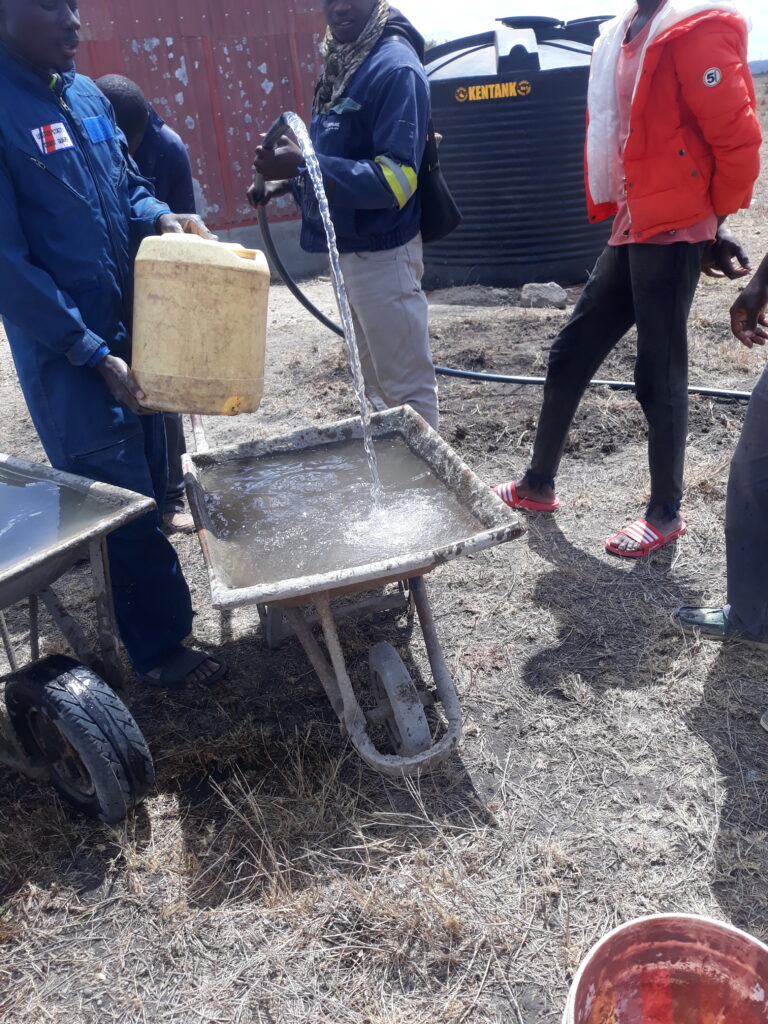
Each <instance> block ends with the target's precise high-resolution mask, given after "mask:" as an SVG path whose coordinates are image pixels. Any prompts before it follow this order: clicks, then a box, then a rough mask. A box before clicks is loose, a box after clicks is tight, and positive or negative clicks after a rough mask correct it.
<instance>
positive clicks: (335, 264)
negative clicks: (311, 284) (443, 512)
mask: <svg viewBox="0 0 768 1024" xmlns="http://www.w3.org/2000/svg"><path fill="white" fill-rule="evenodd" d="M284 117H285V123H286V124H287V125H288V127H289V128H290V129H291V131H292V132H293V134H294V135H295V136H296V141H297V142H298V144H299V148H300V149H301V152H302V154H303V156H304V163H305V165H306V168H307V171H308V173H309V177H310V179H311V181H312V187H313V188H314V190H315V197H316V199H317V205H318V207H319V209H320V216H321V217H322V220H323V227H324V228H325V234H326V237H327V239H328V257H329V259H330V264H331V276H332V278H333V287H334V291H335V292H336V301H337V303H338V306H339V315H340V316H341V324H342V327H343V328H344V342H345V344H346V347H347V358H348V359H349V369H350V371H351V373H352V384H353V387H354V389H355V394H356V395H357V401H358V403H359V405H360V419H361V420H362V424H363V444H364V446H365V454H366V457H367V459H368V468H369V469H370V472H371V480H372V492H373V503H374V505H375V506H377V507H379V506H380V505H381V501H382V498H383V496H384V490H383V488H382V486H381V480H380V478H379V469H378V466H377V464H376V452H375V451H374V448H373V437H372V436H371V414H370V411H369V409H368V402H367V400H366V397H365V381H364V380H363V370H362V367H361V366H360V353H359V351H358V348H357V338H356V337H355V326H354V323H353V321H352V310H351V309H350V306H349V297H348V295H347V289H346V286H345V284H344V275H343V274H342V272H341V264H340V262H339V249H338V246H337V244H336V231H335V229H334V227H333V221H332V220H331V210H330V207H329V205H328V197H327V196H326V194H325V188H324V186H323V175H322V171H321V170H320V164H319V163H318V160H317V156H316V154H315V147H314V146H313V145H312V140H311V139H310V137H309V132H308V131H307V129H306V127H305V125H304V122H303V121H302V120H301V118H300V117H299V116H298V114H294V113H292V112H287V113H286V114H284Z"/></svg>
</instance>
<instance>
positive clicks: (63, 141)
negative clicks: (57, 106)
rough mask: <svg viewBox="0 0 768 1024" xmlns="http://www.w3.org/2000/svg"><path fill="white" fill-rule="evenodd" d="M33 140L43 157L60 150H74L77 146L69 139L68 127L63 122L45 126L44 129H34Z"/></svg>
mask: <svg viewBox="0 0 768 1024" xmlns="http://www.w3.org/2000/svg"><path fill="white" fill-rule="evenodd" d="M32 138H33V139H34V140H35V142H36V143H37V148H38V149H39V150H40V152H41V153H42V154H43V156H50V155H51V153H55V152H56V151H57V150H59V149H72V148H74V145H75V144H74V142H73V141H72V139H70V137H69V132H68V131H67V126H66V125H65V124H62V123H61V122H59V123H58V124H45V125H43V127H42V128H33V129H32Z"/></svg>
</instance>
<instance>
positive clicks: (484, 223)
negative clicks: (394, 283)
mask: <svg viewBox="0 0 768 1024" xmlns="http://www.w3.org/2000/svg"><path fill="white" fill-rule="evenodd" d="M603 20H604V19H603V18H589V19H586V18H585V19H579V21H578V22H575V23H574V22H572V23H570V24H569V23H565V22H561V21H558V20H557V19H555V18H543V17H535V18H533V17H532V18H506V19H500V21H501V25H500V27H499V28H498V30H497V31H495V32H485V33H482V34H480V35H475V36H467V37H465V38H463V39H458V40H455V41H454V42H451V43H445V44H443V45H442V46H437V47H434V48H433V49H431V50H430V51H429V52H428V53H427V73H428V75H429V78H430V86H431V92H432V109H433V119H434V123H435V128H436V130H437V131H438V132H440V133H441V134H442V136H443V141H442V143H441V146H440V161H441V164H442V167H443V171H444V173H445V177H446V180H447V182H448V184H449V185H450V187H451V190H452V191H453V193H454V196H455V197H456V201H457V203H458V204H459V207H460V208H461V212H462V214H463V218H464V219H463V222H462V224H461V226H460V227H459V228H458V229H457V230H456V231H454V232H453V234H451V235H450V236H449V237H448V238H446V239H444V240H443V241H442V242H435V243H433V244H431V245H428V246H427V247H426V249H425V264H426V272H425V277H424V283H425V287H427V288H447V287H450V286H451V285H461V284H484V285H493V286H497V287H500V286H501V287H503V286H507V287H517V286H520V285H522V284H525V283H527V282H528V281H557V282H559V283H560V284H563V285H566V284H576V283H578V282H581V281H584V280H586V278H587V275H588V274H589V271H590V270H591V269H592V266H593V265H594V262H595V260H596V258H597V256H598V255H599V253H600V251H601V249H602V248H603V246H604V244H605V242H606V239H607V238H608V235H609V232H610V226H609V225H608V224H590V223H589V222H588V221H587V209H586V198H585V194H584V158H583V149H584V134H585V124H586V121H585V118H586V102H587V82H588V77H589V61H590V57H591V52H592V42H593V41H594V39H595V38H596V36H597V31H598V26H599V24H600V22H601V21H603Z"/></svg>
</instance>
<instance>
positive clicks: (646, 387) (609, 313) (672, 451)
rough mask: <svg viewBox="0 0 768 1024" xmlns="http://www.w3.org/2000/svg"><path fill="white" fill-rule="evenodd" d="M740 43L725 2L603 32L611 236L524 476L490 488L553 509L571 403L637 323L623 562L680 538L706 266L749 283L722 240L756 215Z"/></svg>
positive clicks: (599, 136) (604, 195)
mask: <svg viewBox="0 0 768 1024" xmlns="http://www.w3.org/2000/svg"><path fill="white" fill-rule="evenodd" d="M747 30H748V26H747V21H746V19H745V17H744V16H743V15H742V14H741V13H740V11H739V9H738V8H737V6H736V5H735V4H734V3H731V2H729V0H698V2H697V0H667V2H661V3H659V2H658V0H639V3H638V4H636V5H633V6H632V7H631V8H630V9H629V10H628V11H626V12H625V13H624V14H622V15H621V16H620V17H618V18H614V19H613V20H612V21H609V22H607V23H606V24H605V25H604V26H602V30H601V34H600V38H599V39H598V40H597V42H596V44H595V49H594V55H593V59H592V69H591V72H590V83H589V94H588V114H589V119H588V129H587V140H586V147H585V176H586V186H587V206H588V214H589V219H590V220H592V221H600V220H605V219H606V218H608V217H613V218H614V221H613V228H612V233H611V237H610V239H609V242H608V245H607V247H606V249H605V250H604V252H603V253H602V255H601V256H600V258H599V259H598V261H597V264H596V265H595V268H594V270H593V272H592V275H591V276H590V279H589V281H588V282H587V284H586V286H585V288H584V291H583V292H582V294H581V297H580V299H579V301H578V303H577V305H576V308H575V309H574V312H573V315H572V316H571V318H570V319H569V321H568V323H567V324H566V325H565V327H564V328H563V330H562V331H561V332H560V334H559V335H558V337H557V338H556V339H555V342H554V344H553V346H552V349H551V351H550V355H549V365H548V370H547V380H546V385H545V388H544V402H543V407H542V411H541V414H540V417H539V423H538V428H537V432H536V440H535V442H534V450H533V457H532V460H531V465H530V467H529V469H528V471H527V472H526V474H525V476H524V477H523V478H522V479H521V480H519V481H514V482H509V483H505V484H501V485H499V486H498V487H497V488H495V490H496V493H497V494H499V496H500V497H501V498H502V499H503V500H504V501H506V502H507V504H509V505H512V506H513V507H519V508H526V509H529V510H531V511H554V509H556V508H557V507H558V506H559V502H558V499H557V498H556V496H555V487H554V478H555V474H556V472H557V469H558V466H559V464H560V459H561V457H562V454H563V449H564V447H565V442H566V438H567V434H568V429H569V427H570V424H571V421H572V419H573V416H574V414H575V412H576V409H577V407H578V404H579V402H580V401H581V397H582V395H583V394H584V390H585V389H586V387H587V385H588V383H589V381H590V379H591V378H592V376H593V375H594V374H595V372H596V371H597V369H598V367H599V366H600V364H601V363H602V362H603V360H604V359H605V358H606V356H607V355H608V354H609V352H610V351H611V350H612V349H613V348H614V347H615V345H616V344H617V343H618V341H619V340H620V339H621V338H622V337H623V336H624V335H625V334H626V333H627V331H628V330H629V329H630V328H631V327H632V326H636V327H637V360H636V364H635V383H636V390H637V398H638V401H639V402H640V404H641V406H642V408H643V412H644V413H645V417H646V420H647V421H648V460H649V467H650V476H651V493H650V502H649V504H648V507H647V509H646V512H645V518H642V519H637V520H636V521H635V522H633V523H632V524H631V525H630V526H628V527H626V528H625V529H623V530H620V531H619V532H618V533H616V534H614V535H613V536H612V537H609V538H608V540H607V541H606V549H607V550H608V551H609V552H610V553H611V554H615V555H620V556H623V557H630V558H637V557H639V556H641V555H646V554H650V553H652V552H653V551H656V550H658V549H659V548H660V547H663V546H664V545H665V544H667V543H669V542H670V541H672V540H674V539H675V538H676V537H679V536H681V535H682V534H683V533H685V531H686V525H685V522H684V521H683V519H682V517H681V515H680V504H681V500H682V495H683V465H684V461H685V442H686V435H687V427H688V390H687V389H688V347H687V320H688V314H689V312H690V308H691V303H692V301H693V296H694V293H695V291H696V285H697V283H698V279H699V274H700V272H701V269H702V268H703V269H704V272H705V273H707V274H709V275H710V276H713V277H718V276H722V275H725V276H727V277H730V278H735V277H740V276H742V275H744V274H746V273H747V272H748V260H747V257H746V255H745V254H744V252H743V250H742V249H741V246H740V245H739V244H738V242H737V241H736V240H735V239H734V238H732V236H730V235H729V234H728V233H727V232H726V231H725V229H724V228H723V221H724V220H725V218H726V217H727V216H728V215H729V214H732V213H735V212H736V211H737V210H740V209H745V208H747V207H748V206H749V203H750V200H751V197H752V187H753V185H754V182H755V180H756V178H757V175H758V173H759V169H760V158H759V151H760V143H761V134H760V126H759V122H758V118H757V114H756V110H755V91H754V87H753V84H752V79H751V76H750V73H749V68H748V65H747ZM736 261H738V263H739V264H740V266H736V265H735V262H736Z"/></svg>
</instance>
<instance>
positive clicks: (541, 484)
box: [516, 246, 634, 502]
mask: <svg viewBox="0 0 768 1024" xmlns="http://www.w3.org/2000/svg"><path fill="white" fill-rule="evenodd" d="M628 248H629V247H628V246H607V247H606V248H605V249H604V250H603V253H602V254H601V256H600V258H599V259H598V261H597V263H596V264H595V268H594V270H593V271H592V274H591V275H590V278H589V280H588V281H587V283H586V285H585V286H584V290H583V291H582V293H581V296H580V297H579V301H578V302H577V303H576V308H575V309H574V311H573V313H572V314H571V317H570V319H569V320H568V322H567V324H566V325H565V327H563V329H562V330H561V331H560V333H559V334H558V336H557V338H556V339H555V341H554V343H553V345H552V348H551V349H550V353H549V362H548V365H547V379H546V383H545V385H544V398H543V401H542V406H541V412H540V413H539V421H538V425H537V427H536V439H535V441H534V445H533V456H532V458H531V464H530V466H529V468H528V470H527V472H526V474H525V476H524V477H523V479H522V480H521V481H520V482H519V483H518V484H517V485H516V488H517V492H518V494H519V495H520V497H523V498H529V499H532V500H534V501H542V502H547V501H551V500H553V499H554V495H555V491H554V478H555V476H556V474H557V470H558V467H559V465H560V460H561V458H562V455H563V449H564V448H565V442H566V439H567V437H568V429H569V427H570V425H571V422H572V420H573V417H574V415H575V413H576V409H577V408H578V405H579V402H580V401H581V398H582V396H583V394H584V391H585V390H586V388H587V385H588V384H589V382H590V380H591V379H592V377H593V376H594V374H595V372H596V371H597V369H598V367H599V366H600V364H601V363H602V362H603V360H604V359H605V357H606V356H607V355H608V353H609V352H610V351H611V350H612V349H613V348H614V346H615V345H616V344H617V343H618V342H619V340H620V339H621V338H622V337H623V336H624V335H625V334H626V333H627V331H628V330H629V328H630V327H631V326H632V324H633V323H634V309H633V306H632V289H631V284H630V280H629V270H628V257H627V249H628Z"/></svg>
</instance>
